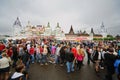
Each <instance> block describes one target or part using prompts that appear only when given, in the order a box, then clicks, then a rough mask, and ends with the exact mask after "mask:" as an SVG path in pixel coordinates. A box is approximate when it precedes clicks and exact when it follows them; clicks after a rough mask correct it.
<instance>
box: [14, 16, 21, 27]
mask: <svg viewBox="0 0 120 80" xmlns="http://www.w3.org/2000/svg"><path fill="white" fill-rule="evenodd" d="M13 26H20V27H22V25H21V22H20V20H19V18H18V17H17V19H16V20H15V22H14V24H13Z"/></svg>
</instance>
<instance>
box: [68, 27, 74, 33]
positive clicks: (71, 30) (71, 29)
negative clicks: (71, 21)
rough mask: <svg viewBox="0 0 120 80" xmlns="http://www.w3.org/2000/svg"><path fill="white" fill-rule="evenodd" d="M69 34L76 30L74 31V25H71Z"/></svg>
mask: <svg viewBox="0 0 120 80" xmlns="http://www.w3.org/2000/svg"><path fill="white" fill-rule="evenodd" d="M69 34H74V31H73V27H72V25H71V28H70V31H69Z"/></svg>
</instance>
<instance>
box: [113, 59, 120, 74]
mask: <svg viewBox="0 0 120 80" xmlns="http://www.w3.org/2000/svg"><path fill="white" fill-rule="evenodd" d="M119 64H120V59H117V60H116V61H115V63H114V67H115V71H116V73H117V74H119V73H120V72H119V71H118V66H119Z"/></svg>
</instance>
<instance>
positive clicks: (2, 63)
mask: <svg viewBox="0 0 120 80" xmlns="http://www.w3.org/2000/svg"><path fill="white" fill-rule="evenodd" d="M9 64H10V60H9V59H8V58H6V57H3V58H2V59H0V69H3V68H7V67H9V66H10V65H9Z"/></svg>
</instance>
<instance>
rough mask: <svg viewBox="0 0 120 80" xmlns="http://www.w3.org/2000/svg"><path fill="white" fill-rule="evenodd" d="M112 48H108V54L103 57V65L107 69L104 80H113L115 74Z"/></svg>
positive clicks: (114, 57) (114, 58)
mask: <svg viewBox="0 0 120 80" xmlns="http://www.w3.org/2000/svg"><path fill="white" fill-rule="evenodd" d="M113 52H114V50H113V48H109V52H108V53H106V54H105V55H104V58H105V65H106V69H107V74H106V76H105V77H106V80H113V79H112V75H113V74H114V73H115V68H114V62H115V60H116V56H115V55H113Z"/></svg>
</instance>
